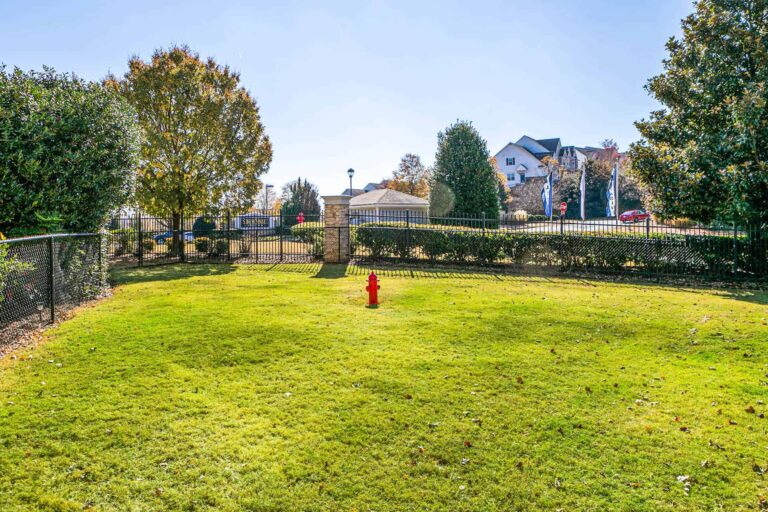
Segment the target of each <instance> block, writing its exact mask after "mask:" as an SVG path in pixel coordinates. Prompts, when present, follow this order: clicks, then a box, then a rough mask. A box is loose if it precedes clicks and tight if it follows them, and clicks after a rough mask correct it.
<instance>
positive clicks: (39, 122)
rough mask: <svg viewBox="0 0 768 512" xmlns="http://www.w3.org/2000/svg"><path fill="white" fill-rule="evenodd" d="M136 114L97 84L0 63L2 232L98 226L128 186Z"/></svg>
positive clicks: (123, 197) (135, 141)
mask: <svg viewBox="0 0 768 512" xmlns="http://www.w3.org/2000/svg"><path fill="white" fill-rule="evenodd" d="M134 116H135V114H134V112H133V110H132V109H131V108H130V106H129V105H128V104H127V103H126V102H125V101H124V100H123V99H122V98H121V97H120V96H119V95H117V94H115V93H114V92H113V91H110V90H106V89H105V88H103V87H102V86H101V85H100V84H96V83H89V82H84V81H83V80H81V79H79V78H77V77H75V76H73V75H67V74H57V73H56V72H55V71H54V70H53V69H51V68H44V69H43V71H42V72H34V71H31V72H29V73H25V72H22V71H21V70H19V69H14V70H13V71H12V72H7V71H6V70H5V67H0V232H5V233H8V232H11V234H28V233H37V232H41V231H45V230H47V229H49V228H51V227H52V226H54V225H56V226H58V227H60V228H62V229H65V230H68V231H92V230H96V229H98V228H100V227H101V226H103V225H104V222H106V218H107V216H108V214H109V213H110V212H111V211H114V210H116V209H117V208H119V207H120V206H122V205H123V204H124V203H125V202H126V201H127V199H128V198H129V196H130V193H131V189H132V186H133V167H134V166H135V164H136V157H137V155H138V147H139V130H138V128H137V126H136V123H135V120H134Z"/></svg>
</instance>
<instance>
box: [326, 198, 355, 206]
mask: <svg viewBox="0 0 768 512" xmlns="http://www.w3.org/2000/svg"><path fill="white" fill-rule="evenodd" d="M350 199H352V196H323V203H325V205H326V206H328V205H334V206H335V205H339V206H349V200H350Z"/></svg>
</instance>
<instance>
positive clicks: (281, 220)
mask: <svg viewBox="0 0 768 512" xmlns="http://www.w3.org/2000/svg"><path fill="white" fill-rule="evenodd" d="M280 261H283V210H282V209H281V210H280Z"/></svg>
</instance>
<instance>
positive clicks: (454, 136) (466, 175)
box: [430, 121, 499, 218]
mask: <svg viewBox="0 0 768 512" xmlns="http://www.w3.org/2000/svg"><path fill="white" fill-rule="evenodd" d="M490 160H491V157H490V154H489V153H488V146H487V145H486V142H485V140H484V139H483V138H482V137H480V134H479V133H478V132H477V130H476V129H475V128H474V127H473V126H472V124H471V123H469V122H468V121H457V122H456V123H454V124H452V125H451V126H449V127H448V128H446V129H445V131H444V132H440V133H438V135H437V154H436V155H435V165H434V169H433V174H432V183H433V186H432V191H431V193H430V207H431V208H432V210H433V212H432V213H433V214H437V215H442V214H445V213H455V214H465V215H479V214H481V213H485V215H486V216H487V217H489V218H497V217H498V214H499V195H498V192H499V187H498V180H497V178H496V171H495V170H494V168H493V165H491V161H490ZM440 210H442V211H440Z"/></svg>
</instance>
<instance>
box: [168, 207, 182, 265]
mask: <svg viewBox="0 0 768 512" xmlns="http://www.w3.org/2000/svg"><path fill="white" fill-rule="evenodd" d="M171 219H172V220H171V231H172V233H173V238H172V240H171V245H170V247H168V251H169V252H170V255H171V256H174V257H176V256H180V255H181V251H182V249H183V247H182V244H183V243H184V241H183V240H184V235H183V233H182V229H183V226H182V225H181V213H180V212H173V213H172V214H171Z"/></svg>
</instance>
